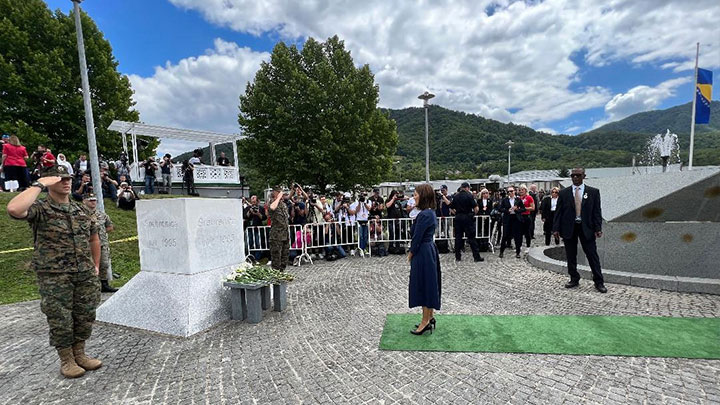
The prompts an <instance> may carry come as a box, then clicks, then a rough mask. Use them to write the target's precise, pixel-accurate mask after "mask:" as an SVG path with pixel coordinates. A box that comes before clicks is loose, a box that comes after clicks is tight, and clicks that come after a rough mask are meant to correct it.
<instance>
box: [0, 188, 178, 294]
mask: <svg viewBox="0 0 720 405" xmlns="http://www.w3.org/2000/svg"><path fill="white" fill-rule="evenodd" d="M15 195H17V193H0V229H2V231H0V232H2V237H0V252H2V251H6V250H12V249H21V248H27V247H32V231H31V229H30V226H29V225H28V223H27V222H25V221H18V220H16V219H12V218H10V216H9V215H8V214H7V211H6V208H7V203H8V202H9V201H10V200H11V199H12V198H13V197H14V196H15ZM175 197H179V196H168V195H152V196H143V198H145V199H147V198H175ZM41 198H44V195H41ZM105 209H106V211H107V213H108V215H110V218H111V219H112V221H113V223H114V224H115V231H114V232H113V233H111V234H110V241H113V240H120V239H125V238H128V237H131V236H136V235H137V227H136V222H135V211H123V210H120V209H118V208H116V207H115V206H114V205H113V204H112V202H111V201H110V200H106V204H105ZM110 254H111V258H112V266H113V272H115V273H118V274H119V275H120V276H121V278H120V279H118V280H114V281H113V282H112V284H113V286H121V285H123V284H125V283H126V282H127V281H128V280H130V279H131V278H132V277H133V276H134V275H135V274H137V272H138V271H140V257H139V253H138V245H137V241H136V240H132V241H127V242H120V243H113V244H111V245H110ZM31 256H32V251H23V252H15V253H0V304H10V303H13V302H20V301H28V300H34V299H37V298H39V295H38V293H37V286H36V284H35V274H34V272H33V271H32V270H31V269H30V257H31Z"/></svg>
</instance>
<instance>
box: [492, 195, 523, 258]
mask: <svg viewBox="0 0 720 405" xmlns="http://www.w3.org/2000/svg"><path fill="white" fill-rule="evenodd" d="M507 194H508V195H507V197H505V198H503V200H502V202H500V207H499V208H498V211H500V212H501V213H502V221H503V238H502V242H501V243H500V258H502V257H503V256H504V254H505V248H507V247H508V246H509V245H510V239H514V240H515V257H516V258H520V248H521V247H522V237H523V234H522V221H523V217H522V215H521V213H522V212H523V211H525V204H523V201H522V199H521V198H519V197H517V196H516V195H515V187H514V186H508V188H507Z"/></svg>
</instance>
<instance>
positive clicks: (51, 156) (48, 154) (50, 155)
mask: <svg viewBox="0 0 720 405" xmlns="http://www.w3.org/2000/svg"><path fill="white" fill-rule="evenodd" d="M43 159H47V160H52V162H43V166H45V167H52V166H55V156H53V154H52V153H50V152H45V154H44V155H43Z"/></svg>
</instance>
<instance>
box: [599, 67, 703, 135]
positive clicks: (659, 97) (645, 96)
mask: <svg viewBox="0 0 720 405" xmlns="http://www.w3.org/2000/svg"><path fill="white" fill-rule="evenodd" d="M690 81H691V79H690V78H685V77H683V78H678V79H671V80H667V81H664V82H662V83H660V84H659V85H657V86H655V87H649V86H637V87H633V88H632V89H630V90H628V91H627V92H626V93H620V94H616V95H615V96H614V97H613V98H612V99H611V100H610V101H608V103H607V104H605V114H606V116H605V118H604V119H602V120H600V121H597V122H595V123H594V124H593V128H597V127H600V126H602V125H605V124H607V123H608V122H612V121H617V120H621V119H623V118H625V117H627V116H630V115H632V114H635V113H639V112H643V111H649V110H653V109H655V108H656V107H657V106H658V105H660V103H661V102H662V101H663V100H665V99H666V98H668V97H672V96H673V95H675V89H676V88H677V87H678V86H680V85H683V84H686V83H689V82H690Z"/></svg>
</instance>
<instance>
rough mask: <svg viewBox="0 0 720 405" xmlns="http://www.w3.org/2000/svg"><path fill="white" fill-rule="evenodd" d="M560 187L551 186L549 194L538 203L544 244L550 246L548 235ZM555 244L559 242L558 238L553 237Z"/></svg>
mask: <svg viewBox="0 0 720 405" xmlns="http://www.w3.org/2000/svg"><path fill="white" fill-rule="evenodd" d="M559 194H560V189H559V188H557V187H553V188H552V191H550V195H548V196H545V198H543V200H542V203H541V205H540V218H541V219H542V221H543V233H544V234H545V246H550V236H551V235H552V227H553V219H554V218H555V209H556V208H557V202H558V195H559ZM555 244H556V245H559V244H560V238H558V237H556V238H555Z"/></svg>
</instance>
